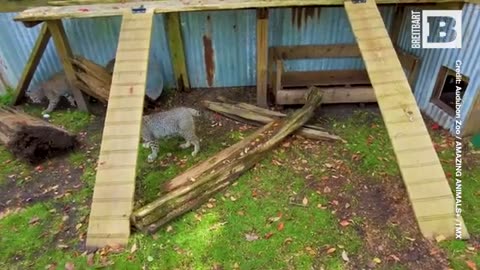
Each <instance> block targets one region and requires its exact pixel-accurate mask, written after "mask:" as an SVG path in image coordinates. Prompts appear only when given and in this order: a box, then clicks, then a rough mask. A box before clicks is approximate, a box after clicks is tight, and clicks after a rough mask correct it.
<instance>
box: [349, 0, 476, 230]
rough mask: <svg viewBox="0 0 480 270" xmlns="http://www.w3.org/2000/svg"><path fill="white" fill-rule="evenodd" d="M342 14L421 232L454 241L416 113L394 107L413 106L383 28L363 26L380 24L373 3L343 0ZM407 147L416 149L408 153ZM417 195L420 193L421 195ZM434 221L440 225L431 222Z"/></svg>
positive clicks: (434, 161)
mask: <svg viewBox="0 0 480 270" xmlns="http://www.w3.org/2000/svg"><path fill="white" fill-rule="evenodd" d="M345 9H346V11H347V15H348V18H349V20H350V23H351V25H352V29H353V33H354V35H355V37H356V39H357V43H358V46H359V48H360V52H361V54H362V58H363V59H364V62H365V66H366V68H367V71H368V73H369V76H370V81H371V82H372V85H373V87H374V92H375V95H376V96H377V100H378V104H379V107H380V110H381V112H382V117H383V119H384V122H385V125H386V127H387V131H388V134H389V137H390V141H391V142H392V145H393V149H394V151H395V156H396V158H397V162H398V164H399V167H400V172H401V174H402V177H403V180H404V183H405V186H406V188H407V192H408V195H409V197H410V201H411V203H412V207H413V210H414V213H415V216H416V218H417V222H418V225H419V227H420V230H421V232H422V234H423V235H424V236H425V237H427V238H430V239H431V238H434V237H436V236H437V235H443V236H445V237H447V238H453V237H455V227H454V224H455V222H454V221H455V217H456V216H455V213H454V199H453V196H452V193H451V191H450V187H449V185H448V182H447V179H446V177H445V174H444V172H443V169H442V166H441V164H440V161H439V159H438V156H437V154H436V152H435V149H434V148H433V144H432V142H431V140H430V137H429V134H428V131H427V129H426V126H425V123H424V122H423V118H422V115H421V113H420V110H419V109H418V107H413V106H403V108H402V107H400V108H395V107H396V106H397V107H398V102H399V101H400V100H401V101H402V102H405V103H407V104H415V98H414V96H413V94H412V91H411V88H410V85H409V83H408V81H407V77H406V76H405V73H404V72H403V70H402V65H401V64H400V61H399V60H398V58H397V56H396V54H395V51H394V47H393V45H392V43H391V41H390V39H389V37H388V33H387V30H386V29H385V28H378V27H376V26H375V27H373V26H372V27H371V28H368V27H363V26H364V24H363V23H364V22H365V20H364V19H363V18H364V17H365V18H366V15H368V18H366V19H368V20H369V25H377V24H380V23H383V20H382V17H381V15H380V12H379V10H378V8H377V6H376V3H375V1H374V0H367V2H366V3H359V4H354V3H352V2H350V1H347V2H345ZM368 37H374V38H373V39H372V38H368ZM379 42H381V45H380V47H381V49H379ZM386 74H388V75H386ZM389 75H390V76H389ZM409 132H410V135H408V133H409ZM412 133H413V135H414V136H412ZM402 136H405V137H406V139H405V138H402ZM412 146H415V148H414V149H412V148H411V147H412ZM409 149H410V150H409ZM426 172H428V173H426ZM432 176H434V181H431V180H428V178H427V177H432ZM423 182H427V183H428V184H427V183H425V185H424V186H423V188H422V186H420V185H421V184H423ZM427 187H428V188H427ZM420 191H423V192H421V194H420V193H419V192H420ZM447 193H448V194H447ZM434 220H440V221H441V222H432V221H434ZM442 222H443V223H442ZM462 223H463V220H462ZM463 227H464V226H463ZM462 233H463V235H462V236H463V237H464V238H468V232H467V230H466V228H465V227H464V229H463V231H462Z"/></svg>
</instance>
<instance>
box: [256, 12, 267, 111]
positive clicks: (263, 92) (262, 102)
mask: <svg viewBox="0 0 480 270" xmlns="http://www.w3.org/2000/svg"><path fill="white" fill-rule="evenodd" d="M267 64H268V9H266V8H259V9H257V104H258V106H261V107H267V106H268V98H267V96H268V92H267Z"/></svg>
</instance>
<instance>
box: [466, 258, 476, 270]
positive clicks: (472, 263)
mask: <svg viewBox="0 0 480 270" xmlns="http://www.w3.org/2000/svg"><path fill="white" fill-rule="evenodd" d="M465 263H466V264H467V266H468V268H470V269H471V270H477V264H476V263H475V262H473V261H470V260H468V261H466V262H465Z"/></svg>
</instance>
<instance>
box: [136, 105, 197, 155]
mask: <svg viewBox="0 0 480 270" xmlns="http://www.w3.org/2000/svg"><path fill="white" fill-rule="evenodd" d="M194 116H200V113H199V112H198V111H197V110H195V109H191V108H187V107H178V108H174V109H171V110H169V111H165V112H158V113H154V114H150V115H145V116H143V118H142V120H143V122H142V139H143V142H144V143H143V147H145V148H150V149H151V150H152V152H151V154H150V155H148V159H147V161H148V162H153V161H154V160H155V159H156V158H157V156H158V140H159V139H161V138H165V137H169V136H175V135H177V136H181V137H183V138H184V139H185V143H183V144H181V145H180V148H182V149H186V148H188V147H190V146H191V145H193V147H194V150H193V152H192V156H195V155H196V154H197V153H198V151H200V140H199V139H198V137H197V135H196V134H195V121H194V119H193V117H194Z"/></svg>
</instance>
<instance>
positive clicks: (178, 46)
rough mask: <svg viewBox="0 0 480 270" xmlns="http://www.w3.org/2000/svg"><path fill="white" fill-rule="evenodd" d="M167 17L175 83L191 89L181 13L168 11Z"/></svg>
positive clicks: (183, 88) (182, 89)
mask: <svg viewBox="0 0 480 270" xmlns="http://www.w3.org/2000/svg"><path fill="white" fill-rule="evenodd" d="M165 19H166V22H165V23H166V28H167V35H168V45H169V47H170V58H171V59H172V65H173V73H174V74H175V83H176V84H177V89H178V90H180V91H189V90H190V81H189V79H188V72H187V62H186V58H185V50H184V47H183V38H182V29H181V28H180V13H178V12H172V13H167V14H165Z"/></svg>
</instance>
